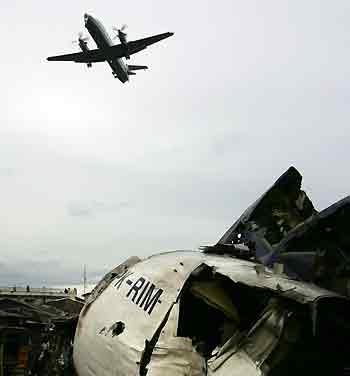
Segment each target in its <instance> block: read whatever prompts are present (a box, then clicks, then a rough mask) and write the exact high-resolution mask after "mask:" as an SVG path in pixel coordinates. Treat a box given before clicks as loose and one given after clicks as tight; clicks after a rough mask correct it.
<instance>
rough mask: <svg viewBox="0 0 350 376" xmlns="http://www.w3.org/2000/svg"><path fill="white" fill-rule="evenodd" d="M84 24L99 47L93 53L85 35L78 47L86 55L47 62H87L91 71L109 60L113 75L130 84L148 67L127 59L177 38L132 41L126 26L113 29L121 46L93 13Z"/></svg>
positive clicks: (53, 57)
mask: <svg viewBox="0 0 350 376" xmlns="http://www.w3.org/2000/svg"><path fill="white" fill-rule="evenodd" d="M84 23H85V27H86V29H87V30H88V32H89V34H90V35H91V37H92V39H93V40H94V41H95V43H96V45H97V47H98V48H97V49H93V50H90V49H89V47H88V45H87V39H86V38H84V37H83V36H82V34H81V35H79V38H78V44H79V47H80V49H81V50H82V52H78V53H72V54H66V55H58V56H50V57H48V58H47V60H48V61H74V62H76V63H85V64H86V65H87V66H88V67H89V68H90V67H91V66H92V64H93V63H98V62H103V61H106V62H107V63H108V64H109V66H110V67H111V68H112V73H113V76H114V77H115V78H118V79H119V80H120V81H121V82H123V83H125V82H127V81H129V76H130V75H135V74H136V73H135V71H137V70H140V69H148V67H147V66H145V65H131V64H126V63H125V62H124V61H123V58H126V59H130V55H133V54H135V53H137V52H140V51H142V50H144V49H145V48H147V46H150V45H151V44H154V43H157V42H159V41H161V40H163V39H166V38H169V37H170V36H172V35H174V33H163V34H158V35H153V36H151V37H147V38H143V39H138V40H135V41H130V42H128V41H127V34H126V33H125V32H124V30H125V27H126V25H124V26H123V27H121V28H120V29H117V28H114V29H113V30H115V31H116V32H117V35H116V37H118V38H119V40H120V44H117V45H115V44H114V43H113V40H112V39H111V37H110V36H109V35H108V33H107V31H106V29H105V28H104V26H103V25H102V23H101V22H100V21H99V20H97V19H96V18H94V17H92V16H91V15H89V14H85V15H84ZM114 39H115V38H114Z"/></svg>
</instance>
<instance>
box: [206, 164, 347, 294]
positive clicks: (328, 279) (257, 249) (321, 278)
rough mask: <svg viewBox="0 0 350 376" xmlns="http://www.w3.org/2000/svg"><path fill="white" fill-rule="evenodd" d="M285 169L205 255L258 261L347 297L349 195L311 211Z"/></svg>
mask: <svg viewBox="0 0 350 376" xmlns="http://www.w3.org/2000/svg"><path fill="white" fill-rule="evenodd" d="M301 182H302V176H301V174H300V173H299V172H298V171H297V170H296V169H295V168H294V167H290V168H289V169H288V170H287V171H286V172H285V173H284V174H283V175H282V176H281V177H280V178H279V179H278V180H277V181H276V182H275V184H274V185H273V186H272V187H271V188H270V189H269V190H268V191H267V192H266V193H264V194H263V195H262V196H261V197H260V198H259V199H258V200H257V201H256V202H255V203H254V204H253V205H252V206H250V207H249V208H248V209H247V210H246V211H245V212H244V213H243V214H242V216H241V217H240V218H239V219H238V220H237V221H236V222H235V223H234V224H233V225H232V227H231V228H230V229H229V230H228V231H227V232H226V233H225V234H224V236H223V237H222V238H221V239H220V240H219V242H218V243H217V244H216V245H214V246H210V247H204V252H205V253H214V254H228V255H234V256H237V257H241V258H242V257H243V258H246V259H250V260H253V261H256V262H259V263H261V264H263V265H265V266H268V267H282V269H281V271H283V272H284V273H285V274H287V275H288V276H290V277H291V278H293V279H296V280H302V281H306V282H312V283H315V284H316V285H318V286H320V287H323V288H326V289H328V290H331V291H335V292H337V293H339V294H341V295H345V296H350V232H349V230H348V226H349V223H350V196H347V197H345V198H344V199H342V200H340V201H338V202H336V203H334V204H333V205H331V206H330V207H328V208H326V209H324V210H322V211H320V212H319V211H317V210H316V209H315V208H314V206H313V204H312V202H311V200H310V199H309V197H308V196H307V195H306V193H305V192H304V191H303V190H301Z"/></svg>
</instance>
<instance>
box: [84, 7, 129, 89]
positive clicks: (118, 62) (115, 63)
mask: <svg viewBox="0 0 350 376" xmlns="http://www.w3.org/2000/svg"><path fill="white" fill-rule="evenodd" d="M84 22H85V27H86V28H87V30H88V31H89V34H90V35H91V37H92V39H93V40H94V41H95V43H96V45H97V47H98V48H99V49H101V50H106V49H108V48H109V47H111V46H113V44H114V43H113V41H112V39H111V38H110V36H109V35H108V33H107V31H106V29H105V28H104V26H103V25H102V23H101V22H100V21H99V20H97V19H96V18H94V17H92V16H90V15H89V14H85V15H84ZM107 62H108V64H109V66H110V67H111V69H112V72H113V75H114V76H115V77H117V78H118V79H119V80H120V81H121V82H123V83H124V82H126V81H129V74H128V67H127V65H126V64H125V63H124V61H123V59H121V58H115V59H108V60H107Z"/></svg>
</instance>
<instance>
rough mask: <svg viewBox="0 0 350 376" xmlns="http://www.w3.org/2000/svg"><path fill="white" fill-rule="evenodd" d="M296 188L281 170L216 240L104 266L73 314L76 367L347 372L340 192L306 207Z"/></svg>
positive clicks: (153, 373) (95, 370) (89, 374)
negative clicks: (324, 204) (335, 198)
mask: <svg viewBox="0 0 350 376" xmlns="http://www.w3.org/2000/svg"><path fill="white" fill-rule="evenodd" d="M300 186H301V175H300V174H299V172H298V171H297V170H296V169H295V168H293V167H292V168H290V169H289V170H288V171H287V172H286V173H285V174H283V175H282V176H281V177H280V178H279V179H278V180H277V182H276V183H275V184H274V185H273V186H272V188H271V189H270V190H268V191H267V192H266V193H265V194H264V195H263V196H262V197H261V198H260V199H259V200H258V201H256V202H255V203H254V204H253V205H252V206H251V207H250V208H248V209H247V211H246V212H245V213H244V214H243V215H242V216H241V217H240V218H239V219H238V221H236V222H235V224H234V225H233V226H232V227H231V228H230V229H229V230H228V231H227V232H226V233H225V235H224V236H223V237H222V238H221V239H220V241H219V242H218V243H217V244H216V245H214V246H210V247H204V249H203V252H198V251H176V252H168V253H162V254H158V255H154V256H151V257H149V258H146V259H144V260H141V259H139V258H130V259H128V260H127V261H126V262H125V263H123V264H121V265H119V266H118V267H117V268H115V269H113V270H112V271H111V272H110V273H108V274H107V275H106V276H105V277H104V278H103V279H102V281H101V282H100V283H99V284H98V285H97V287H96V288H95V289H94V291H93V292H92V294H91V295H90V297H89V298H88V300H87V303H86V305H85V307H84V308H83V310H82V312H81V314H80V318H79V322H78V326H77V330H76V334H75V340H74V353H73V357H74V364H75V368H76V371H77V373H78V375H79V376H98V375H101V374H103V375H105V376H112V375H113V376H115V375H120V376H129V375H135V376H136V375H141V376H145V375H147V376H161V375H162V376H163V375H172V376H175V375H179V376H180V375H193V376H197V375H198V376H199V375H210V376H228V375H230V376H232V375H233V376H242V375H249V376H258V375H269V376H277V375H278V376H279V375H284V376H288V375H293V376H294V375H300V376H306V375H307V376H310V375H318V376H319V375H327V376H328V375H330V374H332V375H333V374H334V375H346V374H348V370H349V369H350V356H349V355H350V354H349V350H348V346H347V343H348V338H349V334H350V325H349V324H348V317H349V314H350V300H349V299H348V297H347V296H346V295H347V290H346V289H344V283H345V282H344V279H345V281H346V283H347V282H348V276H349V274H348V249H349V247H348V245H349V241H350V239H349V237H348V236H347V234H346V227H345V226H346V224H347V223H348V215H349V210H348V203H349V198H346V199H344V200H342V201H340V202H339V203H337V204H335V205H333V206H331V207H330V208H328V209H326V210H325V211H322V212H317V211H316V209H315V208H314V206H313V204H312V202H311V201H310V199H309V198H308V197H307V195H306V194H305V193H304V192H303V191H302V190H301V189H300ZM346 283H345V284H346ZM113 332H115V335H113ZM330 336H331V338H330Z"/></svg>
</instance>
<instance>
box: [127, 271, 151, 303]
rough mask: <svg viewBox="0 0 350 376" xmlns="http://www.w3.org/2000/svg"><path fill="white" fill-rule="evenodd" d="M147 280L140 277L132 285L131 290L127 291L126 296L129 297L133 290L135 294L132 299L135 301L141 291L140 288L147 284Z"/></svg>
mask: <svg viewBox="0 0 350 376" xmlns="http://www.w3.org/2000/svg"><path fill="white" fill-rule="evenodd" d="M145 282H146V280H145V279H144V278H143V277H140V278H139V279H138V280H137V281H136V282H135V283H134V284H133V286H132V287H131V289H130V290H129V292H128V293H127V295H126V297H127V298H128V297H129V296H130V294H131V293H132V292H134V296H133V297H132V301H133V302H134V301H135V298H136V297H137V294H138V293H139V290H140V289H141V288H142V286H143V285H144V284H145Z"/></svg>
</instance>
